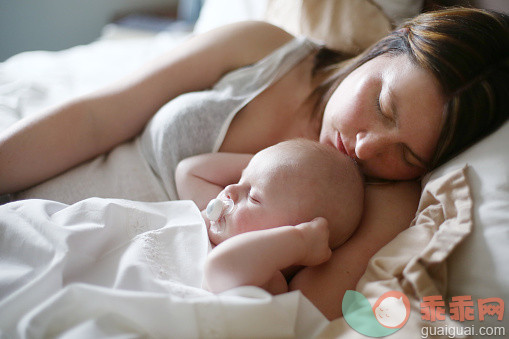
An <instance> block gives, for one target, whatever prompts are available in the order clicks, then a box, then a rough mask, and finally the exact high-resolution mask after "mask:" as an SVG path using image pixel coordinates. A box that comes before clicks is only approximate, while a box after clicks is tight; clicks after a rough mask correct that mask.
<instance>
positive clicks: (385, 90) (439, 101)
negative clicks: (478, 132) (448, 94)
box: [320, 55, 445, 180]
mask: <svg viewBox="0 0 509 339" xmlns="http://www.w3.org/2000/svg"><path fill="white" fill-rule="evenodd" d="M444 103H445V99H444V97H443V95H442V93H441V92H440V86H439V84H438V82H437V81H436V80H435V78H434V77H433V76H432V75H431V74H430V73H429V72H427V71H425V70H423V69H421V68H419V67H418V66H416V65H414V64H413V63H412V62H411V60H410V59H409V58H408V57H407V56H406V55H398V56H389V55H382V56H379V57H376V58H374V59H372V60H370V61H368V62H366V63H365V64H364V65H362V66H360V67H359V68H357V69H356V70H355V71H353V72H352V73H351V74H350V75H348V76H347V77H346V78H345V79H344V80H343V81H342V82H341V84H340V85H339V86H338V88H337V89H336V91H335V92H334V93H333V95H332V96H331V98H330V100H329V102H328V103H327V105H326V107H325V112H324V117H323V124H322V129H321V132H320V142H322V143H326V144H329V145H332V146H334V147H336V148H337V149H338V150H340V151H341V152H343V153H346V154H347V155H348V156H350V157H351V158H353V159H355V160H356V161H357V162H358V164H359V166H360V168H361V170H362V171H363V173H364V174H365V175H367V176H370V177H376V178H383V179H393V180H405V179H414V178H416V177H418V176H420V175H422V174H423V173H425V168H426V163H428V162H429V161H430V160H431V157H432V155H433V152H434V150H435V147H436V145H437V142H438V137H439V133H440V130H441V125H442V111H443V107H444Z"/></svg>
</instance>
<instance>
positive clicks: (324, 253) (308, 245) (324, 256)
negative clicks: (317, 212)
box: [295, 217, 332, 266]
mask: <svg viewBox="0 0 509 339" xmlns="http://www.w3.org/2000/svg"><path fill="white" fill-rule="evenodd" d="M295 228H296V229H298V230H299V231H300V235H301V236H302V239H303V241H304V247H305V251H304V252H305V255H304V257H303V258H302V261H301V262H300V263H299V264H300V265H304V266H315V265H319V264H321V263H324V262H326V261H327V260H329V258H330V256H331V254H332V251H331V249H330V248H329V227H328V222H327V220H326V219H325V218H321V217H319V218H315V219H313V220H311V221H309V222H305V223H302V224H299V225H297V226H295Z"/></svg>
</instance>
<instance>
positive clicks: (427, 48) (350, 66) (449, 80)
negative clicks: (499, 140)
mask: <svg viewBox="0 0 509 339" xmlns="http://www.w3.org/2000/svg"><path fill="white" fill-rule="evenodd" d="M386 53H388V54H392V55H401V54H405V55H408V56H409V58H410V59H411V60H412V61H413V62H414V63H415V64H416V65H418V66H419V67H421V68H423V69H425V70H427V71H429V72H431V73H432V74H433V75H434V76H435V78H436V79H437V80H438V81H439V83H440V85H441V87H442V91H443V93H444V95H445V97H446V105H445V107H444V112H443V113H444V123H443V127H442V131H441V133H440V137H439V141H438V146H437V149H436V151H435V154H434V156H433V159H432V160H431V161H430V163H429V169H433V168H435V167H437V166H439V165H441V164H443V163H444V162H446V161H447V160H449V159H451V158H452V157H454V156H455V155H457V154H458V153H460V152H461V151H463V150H464V149H465V148H467V147H469V146H470V145H472V144H473V143H475V142H476V141H478V140H479V139H481V138H482V137H484V136H486V135H488V134H490V133H491V132H493V131H494V130H496V129H497V128H498V127H500V126H501V125H502V124H503V123H504V122H505V121H507V118H508V116H509V16H507V15H505V14H502V13H497V12H493V11H486V10H480V9H472V8H452V9H446V10H441V11H434V12H428V13H424V14H421V15H419V16H417V17H415V18H413V19H411V20H409V21H407V22H405V23H403V24H402V25H401V26H400V27H398V28H397V29H396V30H394V31H393V32H392V33H390V34H389V35H388V36H387V37H385V38H383V39H382V40H380V41H378V42H377V43H376V44H374V45H373V46H372V47H371V48H369V49H368V50H367V51H365V52H364V53H362V54H361V55H359V56H358V57H356V58H355V59H352V60H351V61H349V62H339V61H340V60H342V56H341V55H339V54H334V52H333V51H330V50H328V49H326V48H324V49H322V50H321V51H319V52H318V53H317V57H316V59H315V74H320V73H321V74H331V75H330V76H328V77H327V79H326V80H325V81H324V82H323V83H322V84H321V85H320V86H319V87H318V88H317V89H316V94H317V95H319V96H320V97H321V99H320V100H319V102H318V105H317V114H323V110H324V109H325V105H326V103H327V102H328V100H329V98H330V97H331V95H332V93H333V92H334V91H335V89H336V88H337V86H338V85H339V83H341V81H342V80H343V79H344V78H345V77H346V76H347V75H348V74H350V73H351V72H352V71H353V70H354V69H356V68H357V67H359V66H361V65H362V64H364V63H365V62H367V61H369V60H371V59H373V58H375V57H377V56H379V55H382V54H386Z"/></svg>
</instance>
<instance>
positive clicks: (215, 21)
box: [193, 0, 267, 33]
mask: <svg viewBox="0 0 509 339" xmlns="http://www.w3.org/2000/svg"><path fill="white" fill-rule="evenodd" d="M266 7H267V0H235V1H232V0H206V1H205V2H204V4H203V6H202V8H201V11H200V16H199V17H198V20H197V21H196V24H195V26H194V30H193V32H194V33H203V32H206V31H210V30H211V29H213V28H216V27H219V26H223V25H226V24H230V23H234V22H237V21H244V20H263V18H264V15H265V9H266Z"/></svg>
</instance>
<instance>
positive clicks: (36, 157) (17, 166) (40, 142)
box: [0, 22, 292, 194]
mask: <svg viewBox="0 0 509 339" xmlns="http://www.w3.org/2000/svg"><path fill="white" fill-rule="evenodd" d="M291 37H292V36H291V35H290V34H288V33H286V32H285V31H283V30H281V29H279V28H277V27H275V26H272V25H270V24H267V23H261V22H247V23H238V24H233V25H230V26H226V27H223V28H219V29H216V30H214V31H211V32H208V33H205V34H203V35H201V36H197V37H195V38H192V39H190V40H188V41H187V42H186V43H184V44H182V45H181V46H179V47H178V48H176V49H174V50H173V51H172V52H170V53H168V54H167V55H164V56H163V57H161V58H159V59H158V60H156V61H154V62H152V63H150V64H149V65H147V67H145V68H143V69H141V70H139V71H138V72H136V73H134V74H133V75H131V76H129V77H127V78H125V79H122V80H121V81H118V82H117V83H115V84H113V85H111V86H109V87H108V88H106V89H104V90H101V91H98V92H95V93H92V94H90V95H87V96H84V97H82V98H79V99H74V100H72V101H70V102H68V103H66V104H63V105H61V106H59V107H56V108H54V109H51V110H48V111H46V112H44V113H43V114H41V115H38V116H35V117H31V118H27V119H25V120H22V121H20V122H19V123H17V124H15V125H14V126H12V127H11V128H10V129H8V130H7V131H6V132H5V133H3V134H1V135H0V194H2V193H9V192H14V191H18V190H20V189H23V188H26V187H29V186H31V185H33V184H36V183H39V182H41V181H43V180H45V179H48V178H50V177H52V176H54V175H56V174H58V173H61V172H63V171H64V170H66V169H68V168H70V167H72V166H74V165H77V164H79V163H81V162H83V161H85V160H87V159H89V158H92V157H94V156H96V155H98V154H101V153H104V152H106V151H108V150H110V149H111V148H113V147H114V146H116V145H118V144H119V143H122V142H124V141H126V140H128V139H130V138H132V137H133V136H135V135H136V134H138V133H140V131H141V130H142V129H143V127H144V126H145V124H146V123H147V121H148V120H149V119H150V118H151V117H152V116H153V114H154V113H155V112H156V111H157V110H158V109H159V108H160V107H161V106H162V105H164V104H165V103H166V102H168V101H169V100H171V99H172V98H174V97H176V96H177V95H179V94H181V93H185V92H189V91H194V90H200V89H204V88H207V87H210V86H212V85H213V84H214V83H215V82H216V81H217V80H218V79H219V78H220V77H221V76H222V75H223V74H225V73H226V72H228V71H230V70H232V69H235V68H238V67H241V66H244V65H247V64H251V63H253V62H256V61H257V60H259V59H261V58H262V57H264V56H265V55H267V54H269V53H270V52H271V51H273V50H274V49H275V48H277V47H279V46H281V45H283V44H284V43H285V42H287V41H288V40H290V39H291Z"/></svg>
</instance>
